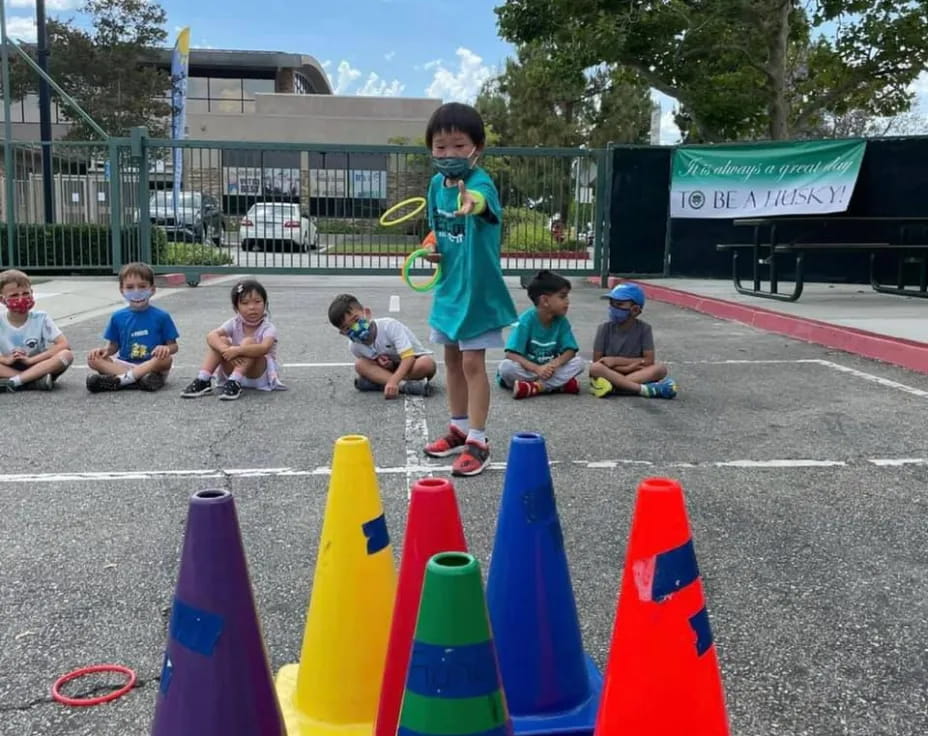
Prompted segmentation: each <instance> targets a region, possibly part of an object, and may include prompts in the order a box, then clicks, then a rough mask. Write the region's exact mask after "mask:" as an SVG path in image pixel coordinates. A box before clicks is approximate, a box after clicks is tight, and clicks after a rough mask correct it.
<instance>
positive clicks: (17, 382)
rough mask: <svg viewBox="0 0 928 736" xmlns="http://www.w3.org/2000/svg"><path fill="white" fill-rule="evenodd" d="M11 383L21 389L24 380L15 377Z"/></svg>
mask: <svg viewBox="0 0 928 736" xmlns="http://www.w3.org/2000/svg"><path fill="white" fill-rule="evenodd" d="M10 383H12V384H13V385H14V386H16V387H19V386H22V385H23V379H22V378H21V377H20V376H13V377H12V378H11V379H10Z"/></svg>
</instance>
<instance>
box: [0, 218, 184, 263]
mask: <svg viewBox="0 0 928 736" xmlns="http://www.w3.org/2000/svg"><path fill="white" fill-rule="evenodd" d="M15 238H16V239H15V242H14V244H13V254H12V261H11V260H10V252H9V248H8V247H7V245H8V244H7V233H6V225H5V224H4V223H0V266H3V267H5V268H8V267H10V266H13V265H15V266H17V267H19V268H22V269H23V270H25V271H28V270H29V269H30V268H41V269H43V270H57V269H60V270H61V271H75V270H79V271H91V272H93V271H101V272H112V268H113V245H112V230H111V228H110V227H109V226H108V225H25V224H23V225H17V226H16V234H15ZM151 241H152V244H151V260H152V263H153V264H158V263H160V262H161V260H162V259H163V258H164V255H165V253H166V251H167V244H168V239H167V235H166V234H165V232H164V230H162V229H161V228H152V231H151ZM121 244H122V248H121V250H122V253H121V255H122V259H121V260H122V262H123V263H129V262H130V261H137V260H140V259H141V248H140V247H139V233H138V229H136V228H123V229H122V234H121Z"/></svg>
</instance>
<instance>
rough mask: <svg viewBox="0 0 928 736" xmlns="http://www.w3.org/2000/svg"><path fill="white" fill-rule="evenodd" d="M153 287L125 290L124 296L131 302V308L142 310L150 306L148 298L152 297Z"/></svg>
mask: <svg viewBox="0 0 928 736" xmlns="http://www.w3.org/2000/svg"><path fill="white" fill-rule="evenodd" d="M151 294H152V291H151V289H136V290H135V291H124V292H123V293H122V296H123V298H124V299H125V300H126V301H127V302H129V309H134V310H135V311H141V310H143V309H145V308H146V307H147V306H148V300H149V299H151Z"/></svg>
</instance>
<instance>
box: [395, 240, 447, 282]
mask: <svg viewBox="0 0 928 736" xmlns="http://www.w3.org/2000/svg"><path fill="white" fill-rule="evenodd" d="M431 252H432V250H431V249H430V248H419V250H414V251H413V252H412V253H410V254H409V255H408V256H406V260H405V261H403V267H402V268H401V269H400V276H402V277H403V280H404V281H405V282H406V284H407V285H408V286H409V288H410V289H412V290H413V291H420V292H421V291H431V290H432V289H433V288H435V284H437V283H438V279H440V278H441V263H436V264H435V274H434V275H433V276H432V278H431V279H429V280H428V281H426V282H425V283H423V284H414V283H413V282H412V279H410V278H409V267H410V266H411V265H412V262H413V261H414V260H416V259H417V258H421V257H423V256H427V255H429V254H430V253H431Z"/></svg>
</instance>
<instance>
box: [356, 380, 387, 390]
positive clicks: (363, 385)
mask: <svg viewBox="0 0 928 736" xmlns="http://www.w3.org/2000/svg"><path fill="white" fill-rule="evenodd" d="M354 387H355V388H356V389H358V391H383V386H381V385H380V384H379V383H374V382H373V381H369V380H368V379H366V378H365V377H364V376H356V377H355V379H354Z"/></svg>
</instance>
